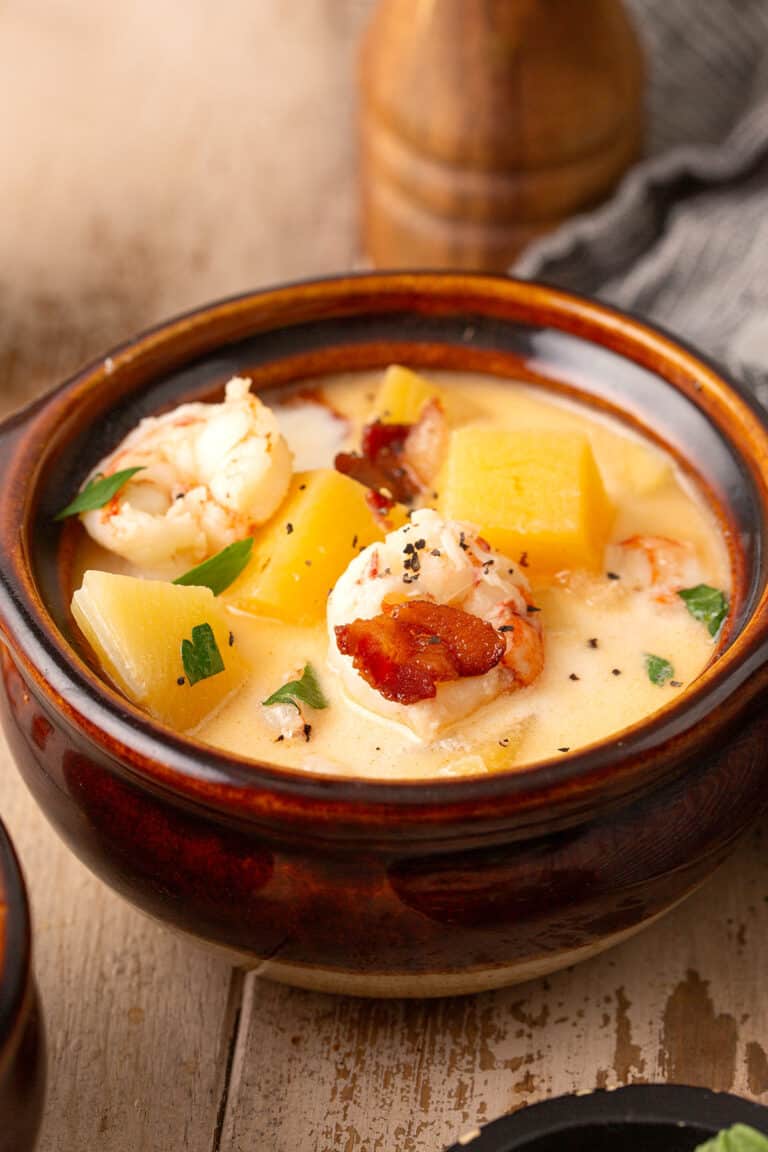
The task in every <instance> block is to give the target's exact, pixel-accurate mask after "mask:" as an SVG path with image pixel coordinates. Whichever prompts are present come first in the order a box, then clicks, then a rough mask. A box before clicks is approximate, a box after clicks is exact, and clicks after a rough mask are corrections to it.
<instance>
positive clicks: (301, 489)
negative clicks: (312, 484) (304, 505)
mask: <svg viewBox="0 0 768 1152" xmlns="http://www.w3.org/2000/svg"><path fill="white" fill-rule="evenodd" d="M305 488H306V484H299V492H303V491H304V489H305Z"/></svg>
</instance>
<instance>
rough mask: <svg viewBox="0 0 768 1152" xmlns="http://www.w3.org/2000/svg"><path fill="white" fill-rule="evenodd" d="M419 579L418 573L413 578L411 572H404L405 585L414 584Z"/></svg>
mask: <svg viewBox="0 0 768 1152" xmlns="http://www.w3.org/2000/svg"><path fill="white" fill-rule="evenodd" d="M418 578H419V574H418V572H414V574H413V576H411V574H410V572H403V584H413V582H414V580H418Z"/></svg>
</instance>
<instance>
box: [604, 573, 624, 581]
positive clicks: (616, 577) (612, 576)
mask: <svg viewBox="0 0 768 1152" xmlns="http://www.w3.org/2000/svg"><path fill="white" fill-rule="evenodd" d="M605 575H606V576H607V577H608V579H609V580H621V576H619V574H618V572H606V574H605Z"/></svg>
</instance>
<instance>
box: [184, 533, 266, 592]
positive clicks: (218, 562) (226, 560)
mask: <svg viewBox="0 0 768 1152" xmlns="http://www.w3.org/2000/svg"><path fill="white" fill-rule="evenodd" d="M252 548H253V537H252V536H249V537H248V538H247V539H246V540H236V541H235V543H234V544H229V545H228V546H227V547H226V548H222V550H221V552H217V553H216V555H215V556H211V557H210V559H208V560H203V562H202V564H198V565H197V567H196V568H190V570H189V572H185V573H184V575H183V576H177V577H176V579H175V580H174V584H194V585H195V586H196V587H198V588H210V590H211V592H213V594H214V596H218V595H219V593H220V592H223V591H224V589H225V588H229V586H230V584H232V583H233V581H234V580H236V579H237V577H238V576H239V575H240V573H241V572H242V570H243V568H245V566H246V564H247V563H248V559H249V557H250V555H251V550H252Z"/></svg>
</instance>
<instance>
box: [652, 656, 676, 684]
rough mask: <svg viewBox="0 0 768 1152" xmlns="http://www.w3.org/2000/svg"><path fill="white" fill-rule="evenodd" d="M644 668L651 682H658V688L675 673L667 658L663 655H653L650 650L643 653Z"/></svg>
mask: <svg viewBox="0 0 768 1152" xmlns="http://www.w3.org/2000/svg"><path fill="white" fill-rule="evenodd" d="M645 670H646V672H647V673H648V679H649V680H650V681H651V683H652V684H658V686H659V688H663V687H664V685H665V684H666V683H667V682H668V681H669V680H671V679H672V677H673V676H674V674H675V670H674V668H673V667H672V665H671V664H670V662H669V660H665V659H664V657H663V656H653V655H652V654H651V653H650V652H647V653H646V655H645Z"/></svg>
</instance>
